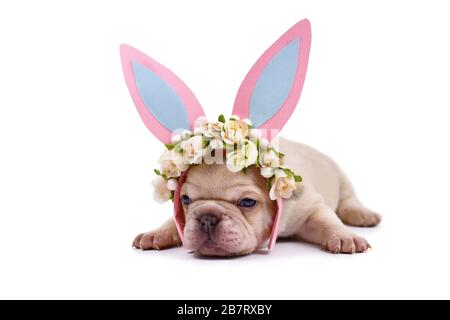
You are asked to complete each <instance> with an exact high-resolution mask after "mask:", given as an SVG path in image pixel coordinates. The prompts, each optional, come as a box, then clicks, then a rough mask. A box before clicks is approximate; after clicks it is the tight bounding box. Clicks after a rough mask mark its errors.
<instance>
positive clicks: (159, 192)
mask: <svg viewBox="0 0 450 320" xmlns="http://www.w3.org/2000/svg"><path fill="white" fill-rule="evenodd" d="M152 185H153V188H154V190H153V199H154V200H155V201H156V202H158V203H164V202H166V201H167V200H169V199H170V198H171V196H172V193H171V192H170V190H169V189H167V183H166V180H165V179H164V178H163V177H161V176H156V177H155V179H153V181H152Z"/></svg>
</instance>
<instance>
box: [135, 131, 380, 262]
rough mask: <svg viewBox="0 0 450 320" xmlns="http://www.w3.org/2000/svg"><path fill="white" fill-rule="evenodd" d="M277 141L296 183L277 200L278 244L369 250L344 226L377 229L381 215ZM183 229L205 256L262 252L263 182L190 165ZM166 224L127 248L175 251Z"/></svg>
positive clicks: (298, 147)
mask: <svg viewBox="0 0 450 320" xmlns="http://www.w3.org/2000/svg"><path fill="white" fill-rule="evenodd" d="M278 140H279V142H278V143H279V149H280V151H281V152H283V153H285V154H286V157H285V165H286V166H287V167H289V168H292V169H293V170H294V171H295V172H297V173H298V174H300V175H301V176H302V178H303V181H302V182H301V184H299V187H298V188H297V190H296V191H295V192H294V195H293V196H292V197H291V198H289V199H286V200H285V201H284V208H283V213H282V217H281V223H280V227H279V232H278V236H279V238H290V239H294V240H301V241H306V242H310V243H313V244H317V245H319V246H321V247H322V248H323V249H324V250H327V251H329V252H332V253H347V254H353V253H361V252H365V251H366V250H368V249H369V248H370V245H369V243H368V242H367V241H366V240H365V239H364V238H362V237H360V236H358V235H357V234H355V233H353V232H352V231H351V230H350V229H349V228H347V227H346V226H345V225H344V224H347V225H351V226H358V227H372V226H376V225H377V224H378V223H380V221H381V216H380V215H379V214H377V213H375V212H373V211H371V210H369V209H367V208H366V207H365V206H364V205H363V204H362V203H361V202H360V201H359V199H358V198H357V196H356V194H355V191H354V189H353V186H352V184H351V183H350V181H349V179H348V178H347V177H346V176H345V175H344V173H343V172H342V171H341V169H340V168H339V167H338V166H337V165H336V164H335V162H334V161H333V160H332V159H330V158H329V157H327V156H325V155H324V154H322V153H320V152H318V151H317V150H315V149H313V148H311V147H308V146H306V145H303V144H300V143H296V142H293V141H289V140H286V139H282V138H280V139H278ZM181 197H182V202H183V207H184V215H185V221H186V225H185V228H184V246H185V247H186V248H187V249H188V250H190V251H191V252H194V253H197V254H200V255H204V256H237V255H247V254H250V253H252V252H254V251H255V250H257V249H259V248H262V247H264V246H265V245H266V244H267V241H268V239H269V235H270V231H271V228H272V224H273V218H274V215H275V210H276V204H275V201H272V200H270V198H269V192H268V189H267V180H266V179H264V178H263V177H262V176H261V175H260V173H259V170H257V168H254V167H250V168H249V169H248V170H247V171H246V172H245V173H244V172H239V173H232V172H230V171H229V170H228V169H227V167H226V165H224V164H213V165H197V166H194V167H192V168H191V169H190V170H189V171H188V176H187V178H186V182H185V183H184V184H183V187H182V189H181ZM180 245H181V241H180V238H179V236H178V232H177V229H176V226H175V223H174V221H173V218H170V219H169V220H168V221H167V222H166V223H164V224H163V225H162V226H161V227H159V228H158V229H156V230H153V231H150V232H147V233H144V234H140V235H138V236H137V237H136V239H135V240H134V243H133V246H134V247H135V248H137V249H142V250H152V249H156V250H162V249H167V248H171V247H176V246H180Z"/></svg>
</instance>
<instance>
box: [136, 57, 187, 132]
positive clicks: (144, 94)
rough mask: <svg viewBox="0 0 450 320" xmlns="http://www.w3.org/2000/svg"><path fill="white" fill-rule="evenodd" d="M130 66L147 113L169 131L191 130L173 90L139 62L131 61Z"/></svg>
mask: <svg viewBox="0 0 450 320" xmlns="http://www.w3.org/2000/svg"><path fill="white" fill-rule="evenodd" d="M132 66H133V72H134V76H135V79H136V86H137V89H138V91H139V94H140V96H141V98H142V101H143V102H144V104H145V107H146V108H147V110H148V112H150V113H151V114H152V115H153V116H154V117H155V118H156V119H157V120H158V121H159V122H160V123H161V124H162V125H163V126H164V127H166V128H167V129H169V130H170V131H175V130H176V129H191V128H190V124H189V117H188V114H187V112H186V106H185V105H184V104H183V101H182V100H181V98H180V96H179V95H178V94H177V93H176V92H175V91H174V90H173V88H172V87H171V86H170V85H169V84H168V83H167V82H166V81H165V80H163V79H162V78H161V77H159V76H158V75H157V74H156V73H154V72H152V71H151V70H150V69H148V68H146V67H145V66H143V65H142V64H140V63H139V62H136V61H133V62H132Z"/></svg>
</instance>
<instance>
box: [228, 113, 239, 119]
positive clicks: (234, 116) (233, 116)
mask: <svg viewBox="0 0 450 320" xmlns="http://www.w3.org/2000/svg"><path fill="white" fill-rule="evenodd" d="M230 119H234V120H241V117H239V116H238V115H237V114H233V115H232V116H231V117H230Z"/></svg>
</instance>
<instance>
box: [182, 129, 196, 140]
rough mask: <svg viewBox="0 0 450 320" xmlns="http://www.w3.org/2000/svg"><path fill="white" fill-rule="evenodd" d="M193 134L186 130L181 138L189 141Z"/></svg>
mask: <svg viewBox="0 0 450 320" xmlns="http://www.w3.org/2000/svg"><path fill="white" fill-rule="evenodd" d="M192 135H193V133H192V131H190V130H184V131H183V132H182V133H181V137H182V138H183V140H186V139H189V138H190V137H192Z"/></svg>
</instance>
